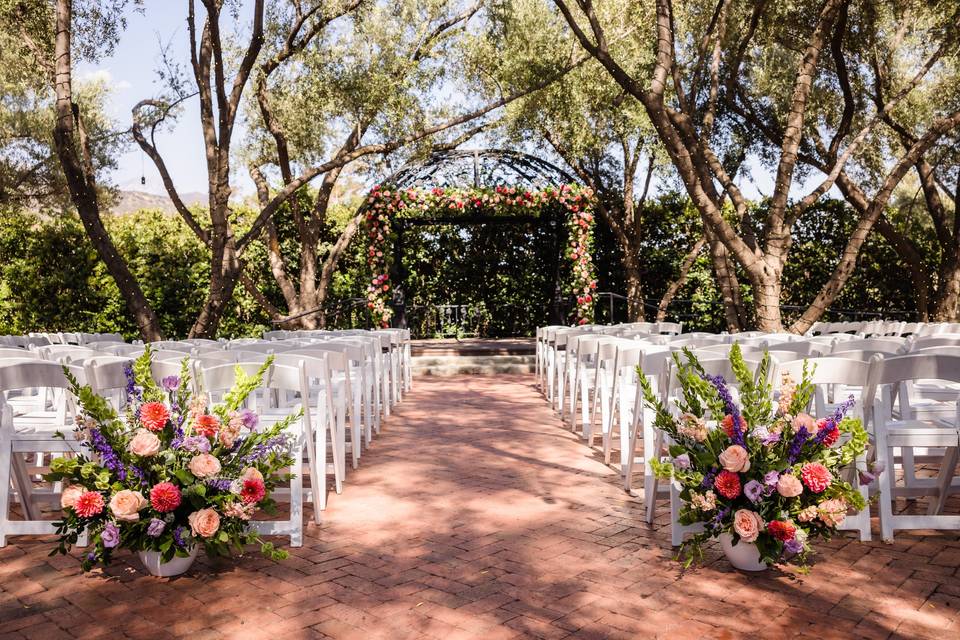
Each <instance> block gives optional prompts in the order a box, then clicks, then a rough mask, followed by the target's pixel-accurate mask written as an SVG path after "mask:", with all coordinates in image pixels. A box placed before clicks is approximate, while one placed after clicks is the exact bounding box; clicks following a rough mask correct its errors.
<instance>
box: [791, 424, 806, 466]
mask: <svg viewBox="0 0 960 640" xmlns="http://www.w3.org/2000/svg"><path fill="white" fill-rule="evenodd" d="M809 437H810V434H809V433H808V432H807V428H806V427H800V428H799V429H797V433H796V434H795V435H794V436H793V440H792V441H791V442H790V446H789V447H788V448H787V460H788V462H789V463H790V464H793V463H794V462H796V461H797V458H799V457H800V450H801V449H803V445H804V443H805V442H806V441H807V439H808V438H809Z"/></svg>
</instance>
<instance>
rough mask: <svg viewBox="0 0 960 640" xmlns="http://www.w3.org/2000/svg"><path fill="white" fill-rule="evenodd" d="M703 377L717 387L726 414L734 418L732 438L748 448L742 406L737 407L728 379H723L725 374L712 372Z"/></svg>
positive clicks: (736, 442)
mask: <svg viewBox="0 0 960 640" xmlns="http://www.w3.org/2000/svg"><path fill="white" fill-rule="evenodd" d="M703 379H704V380H706V381H707V382H709V383H710V384H712V385H713V386H714V388H716V390H717V394H718V395H719V396H720V399H721V400H723V405H724V409H723V412H724V415H728V416H730V417H731V418H732V420H733V422H732V424H733V435H731V436H730V440H731V441H732V442H733V443H734V444H739V445H740V446H742V447H744V448H746V446H747V445H746V442H744V439H743V429H741V428H740V420H741V417H740V408H739V407H737V403H735V402H734V401H733V396H732V395H731V394H730V389H729V388H728V387H727V382H726V380H724V379H723V376H711V375H710V374H704V375H703Z"/></svg>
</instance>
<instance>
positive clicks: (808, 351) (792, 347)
mask: <svg viewBox="0 0 960 640" xmlns="http://www.w3.org/2000/svg"><path fill="white" fill-rule="evenodd" d="M767 348H769V349H775V350H777V351H781V352H784V351H792V352H793V353H796V354H799V355H802V356H818V355H820V354H821V353H822V352H823V350H824V349H828V347H826V346H825V345H823V344H820V343H817V342H812V341H810V340H800V341H797V342H779V343H777V344H775V345H767Z"/></svg>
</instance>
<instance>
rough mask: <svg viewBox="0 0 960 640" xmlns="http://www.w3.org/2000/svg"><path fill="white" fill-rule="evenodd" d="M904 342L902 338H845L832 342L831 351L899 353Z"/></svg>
mask: <svg viewBox="0 0 960 640" xmlns="http://www.w3.org/2000/svg"><path fill="white" fill-rule="evenodd" d="M905 344H906V340H904V339H903V338H863V339H860V340H846V341H844V342H838V343H836V344H834V346H833V349H832V351H831V353H833V352H836V351H857V350H860V351H882V352H884V353H899V352H900V351H901V350H902V349H903V348H904V345H905Z"/></svg>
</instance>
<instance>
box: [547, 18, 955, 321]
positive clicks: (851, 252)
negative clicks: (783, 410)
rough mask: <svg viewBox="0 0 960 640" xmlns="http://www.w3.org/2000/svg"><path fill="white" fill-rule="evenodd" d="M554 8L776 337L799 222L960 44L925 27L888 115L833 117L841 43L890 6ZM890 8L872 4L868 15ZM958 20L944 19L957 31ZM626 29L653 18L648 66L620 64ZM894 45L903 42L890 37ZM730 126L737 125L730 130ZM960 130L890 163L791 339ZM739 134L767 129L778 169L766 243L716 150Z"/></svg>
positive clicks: (951, 122) (950, 124) (930, 131)
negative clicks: (812, 174)
mask: <svg viewBox="0 0 960 640" xmlns="http://www.w3.org/2000/svg"><path fill="white" fill-rule="evenodd" d="M554 3H555V4H556V6H557V7H558V8H559V10H560V12H561V14H562V15H563V16H564V18H565V19H566V21H567V23H568V25H569V27H570V29H571V30H572V31H573V33H574V34H575V35H576V37H577V39H578V40H579V41H580V43H581V45H582V46H583V47H584V48H585V49H586V50H587V51H588V52H590V54H591V55H592V56H593V57H595V58H596V59H597V60H598V61H599V62H600V63H601V64H602V65H603V66H604V68H605V69H606V70H607V72H608V73H609V74H610V75H611V76H612V77H613V78H614V79H615V80H616V81H617V83H618V84H620V86H621V87H622V88H623V89H624V90H625V91H626V92H628V93H629V94H630V95H632V96H633V97H634V98H636V99H637V100H638V101H639V102H640V104H642V105H643V108H644V110H645V111H646V113H647V115H648V117H649V118H650V121H651V123H652V125H653V127H654V129H655V130H656V132H657V135H658V137H659V138H660V141H661V143H662V144H663V146H664V148H665V150H666V152H667V154H668V155H669V157H670V159H671V161H672V162H673V164H674V166H675V167H676V169H677V171H678V173H679V175H680V179H681V180H682V182H683V184H684V186H685V188H686V190H687V192H688V194H689V195H690V197H691V199H692V200H693V202H694V204H695V205H696V206H697V208H698V210H699V211H700V213H701V216H702V217H703V220H704V224H705V226H706V227H707V228H708V234H715V235H716V238H717V239H718V240H720V242H721V243H722V244H723V247H724V248H725V249H726V251H728V252H729V254H730V256H731V257H732V258H733V259H734V260H736V262H737V263H738V264H739V266H740V268H742V270H743V272H744V273H745V275H746V277H747V278H748V279H749V281H750V284H751V288H752V290H753V304H754V309H753V313H754V320H755V323H756V325H757V327H758V328H760V329H762V330H769V331H778V330H781V329H782V328H783V320H782V315H781V310H780V287H781V276H782V273H783V267H784V264H785V262H786V260H787V257H788V255H789V250H790V243H791V229H792V227H793V225H794V224H795V223H796V221H797V220H798V219H799V218H800V216H802V215H803V214H804V212H805V211H806V210H808V209H809V208H810V207H811V206H812V205H813V204H814V203H815V202H817V200H819V199H820V198H821V197H822V196H823V195H824V194H825V193H826V192H827V191H829V190H830V189H831V188H832V187H833V186H834V185H835V184H836V185H837V186H838V187H841V186H842V185H840V184H839V181H838V178H839V176H840V175H841V174H843V170H844V167H845V165H846V164H847V162H848V161H849V160H850V159H851V158H852V157H854V156H856V155H857V154H862V153H863V152H864V151H865V147H867V146H868V145H865V144H864V143H865V142H866V141H867V140H868V139H869V138H870V136H871V135H872V134H873V133H874V132H875V129H876V127H877V126H878V124H879V123H880V122H881V120H882V118H881V117H880V114H882V113H883V112H886V111H889V110H890V109H892V108H893V107H894V106H895V105H896V104H897V103H898V102H900V101H901V100H902V99H903V98H904V97H905V96H908V95H909V94H910V93H911V92H912V91H913V90H914V89H916V87H917V86H918V85H920V84H921V83H922V82H924V80H925V78H926V76H927V74H928V72H929V71H930V68H931V67H932V66H933V64H934V63H935V62H936V61H937V60H939V59H940V58H941V57H942V56H944V55H945V54H946V53H947V52H950V51H952V49H953V41H952V38H950V37H936V36H938V35H942V33H943V32H942V28H943V26H944V22H943V21H942V22H940V23H939V24H937V25H936V28H935V29H929V30H928V31H929V33H928V35H929V36H931V37H930V38H928V40H927V42H925V43H924V45H925V46H923V47H922V48H921V50H920V51H918V52H917V53H918V55H917V56H915V58H916V60H915V61H914V64H913V68H912V73H911V80H910V82H908V83H907V84H906V85H905V86H903V87H901V88H899V90H898V91H897V92H896V93H895V94H893V95H891V96H889V97H888V98H887V101H886V102H885V103H884V104H883V105H882V106H881V107H880V108H878V109H876V110H869V109H863V110H861V111H859V112H850V110H849V109H847V108H845V107H844V106H843V105H841V106H840V108H836V105H835V104H830V103H829V101H827V100H825V99H822V96H826V95H829V94H831V93H832V89H833V87H835V86H836V84H837V78H838V77H841V76H843V75H844V73H845V72H846V69H845V68H843V67H842V66H837V64H836V61H835V59H834V58H833V57H832V56H831V55H830V48H831V43H832V42H833V41H834V40H836V39H839V40H840V41H841V42H843V41H845V39H846V38H848V34H849V33H851V31H853V29H852V28H851V26H850V24H849V23H850V20H851V19H852V18H854V17H856V18H861V17H862V19H861V20H860V21H859V22H858V24H857V26H858V27H863V28H866V29H875V28H877V27H878V24H877V23H876V22H875V21H874V20H873V16H875V15H881V17H882V14H883V12H882V11H873V12H872V13H870V12H869V11H866V12H865V11H861V12H858V13H857V14H856V15H853V14H851V11H850V9H851V5H850V2H849V1H848V0H823V1H821V0H817V1H804V0H801V1H798V2H792V3H771V2H765V1H762V0H761V1H759V2H752V3H743V2H736V1H734V0H715V1H707V0H703V1H702V2H689V3H684V4H683V5H680V6H679V7H678V5H676V4H675V3H674V2H672V0H654V1H653V2H652V3H651V2H646V3H640V4H639V6H638V7H637V8H635V9H634V12H633V15H630V16H629V18H628V14H626V13H625V12H624V10H623V7H620V6H613V5H610V6H608V5H604V7H603V10H602V12H601V11H600V10H599V9H598V8H597V7H595V6H594V4H593V3H592V2H591V1H590V0H578V3H577V5H578V7H579V9H578V11H577V12H576V13H574V10H572V9H571V6H570V5H569V3H567V2H565V1H564V0H554ZM883 4H884V3H880V2H874V3H865V5H866V8H867V9H870V8H873V9H877V8H878V7H879V6H880V5H883ZM946 4H947V3H942V6H946ZM678 8H679V9H680V14H679V15H677V9H678ZM638 14H639V15H638ZM861 14H863V16H861ZM952 19H954V17H953V16H949V15H947V16H945V17H944V21H946V23H947V24H949V23H950V21H951V20H952ZM627 20H630V21H631V23H632V22H635V21H636V20H641V21H646V22H647V23H649V24H651V25H652V27H653V33H652V34H651V36H652V38H651V40H652V41H654V42H655V43H656V44H655V47H654V51H653V52H652V57H651V59H650V60H649V62H648V64H645V65H637V64H632V65H630V66H625V65H624V64H621V63H620V61H619V57H618V52H617V50H616V47H615V46H613V45H611V42H612V41H613V37H611V36H609V35H608V29H610V28H611V27H610V25H613V30H614V32H619V31H622V30H623V29H624V28H626V27H625V21H627ZM883 26H884V27H885V28H886V31H883V32H878V33H876V37H877V38H878V39H880V40H883V39H884V38H888V37H889V36H886V35H885V34H886V33H887V32H889V27H890V26H891V25H890V24H889V23H885V24H883ZM837 34H839V35H837ZM885 44H888V45H889V44H893V45H896V43H895V42H893V41H891V40H886V41H885ZM921 55H922V57H921ZM774 61H775V62H774ZM731 114H732V116H733V117H732V118H729V119H728V118H727V116H728V115H731ZM725 123H726V124H727V126H721V125H724V124H725ZM958 123H960V113H952V114H948V115H945V116H944V117H942V118H938V119H937V120H935V121H933V122H932V123H931V124H930V125H929V126H928V127H927V130H926V131H925V132H924V133H923V134H922V135H921V136H919V137H918V140H917V143H916V144H915V145H913V146H912V147H911V148H910V149H909V150H907V151H906V152H905V153H904V154H902V155H901V156H900V157H899V158H898V159H897V162H896V163H895V164H893V165H892V166H891V167H887V168H886V169H887V171H885V173H884V177H883V179H882V180H881V181H880V184H879V186H878V187H877V189H876V190H875V193H874V195H873V197H872V198H870V199H869V206H868V212H867V213H866V214H865V215H864V216H862V218H861V224H859V225H858V227H857V229H856V230H855V231H854V234H853V235H852V236H851V239H850V242H849V243H848V246H847V250H846V251H845V252H844V254H843V256H841V259H840V262H839V263H838V265H837V268H836V271H835V274H834V277H832V278H831V280H830V281H829V282H828V283H826V284H825V285H824V289H823V290H822V291H821V293H820V294H819V295H818V296H817V297H816V298H815V299H814V301H813V302H812V303H811V305H810V308H809V309H808V310H807V311H806V312H805V313H804V314H803V316H802V317H801V319H800V320H799V321H798V322H797V323H795V324H794V326H793V327H792V328H793V329H794V330H797V331H802V330H804V329H805V328H806V327H807V326H809V324H810V323H811V322H812V320H811V318H814V317H818V316H819V314H821V313H822V312H823V310H824V309H826V307H827V306H828V305H829V304H830V302H831V301H832V300H833V299H834V298H835V296H836V293H837V292H838V291H839V289H840V287H842V286H843V284H844V283H845V282H846V279H847V278H848V277H849V274H850V272H852V269H853V267H854V266H855V264H856V255H857V253H858V252H859V248H860V247H861V246H862V244H863V239H865V238H866V235H867V234H868V233H869V231H870V228H871V227H872V225H873V222H874V220H875V218H876V216H878V215H879V213H880V212H881V211H882V209H883V207H884V206H885V204H886V202H887V199H888V198H889V196H890V193H891V192H892V190H893V188H894V187H896V185H897V184H898V183H899V181H900V180H901V179H902V178H903V175H904V174H905V173H906V172H907V170H909V168H910V166H912V164H913V157H914V156H915V155H917V154H919V153H922V152H923V151H924V150H925V149H926V148H928V147H929V146H930V145H932V144H933V143H934V142H935V141H936V140H937V139H939V138H940V137H941V136H942V135H944V134H945V133H946V132H948V131H950V130H952V129H953V128H954V127H955V126H956V125H957V124H958ZM734 126H739V127H740V128H741V130H742V131H743V132H744V135H749V136H754V135H756V131H755V130H756V129H761V130H762V136H761V137H760V139H761V140H762V142H763V144H761V145H760V146H761V147H762V151H763V153H764V154H765V157H766V158H767V160H766V164H768V165H769V166H770V167H771V169H772V171H773V192H772V194H771V195H770V198H769V206H768V207H766V209H765V217H764V219H763V220H762V225H761V234H760V236H759V237H753V236H752V234H750V233H749V232H748V231H747V229H748V227H749V225H741V222H742V221H743V220H744V217H745V216H747V215H749V214H750V210H749V209H750V207H749V202H748V201H747V199H746V198H745V197H744V195H743V190H742V187H741V185H740V184H739V182H740V181H738V180H737V179H736V177H735V174H734V173H733V172H731V170H730V167H728V166H725V165H724V162H723V160H722V155H721V154H720V153H718V149H719V148H722V145H724V144H725V143H726V141H728V140H729V132H730V130H731V127H734ZM824 133H827V134H829V142H827V143H824V145H823V151H824V153H823V154H821V157H820V165H819V168H820V171H821V172H822V174H823V177H822V178H821V179H818V180H816V181H815V183H816V184H815V186H814V187H813V188H812V189H809V190H807V191H806V192H805V193H803V194H802V195H801V197H798V198H791V196H792V195H794V194H796V193H797V192H798V191H799V190H800V189H801V188H802V187H803V183H802V182H801V181H800V180H799V178H800V177H801V175H802V173H801V172H800V171H799V170H798V169H799V168H800V167H799V166H798V163H799V160H800V156H801V154H804V153H806V151H807V149H809V148H815V147H816V141H817V140H818V139H819V138H820V137H821V136H823V135H824ZM843 175H846V177H847V178H850V176H849V175H847V174H843ZM850 180H851V182H852V181H853V179H852V178H850ZM864 191H865V189H864ZM726 199H729V200H730V202H731V203H732V205H733V209H734V215H733V216H730V217H727V216H725V215H724V210H723V206H722V203H723V201H724V200H726Z"/></svg>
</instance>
